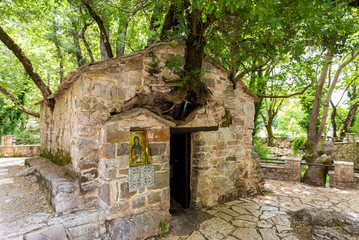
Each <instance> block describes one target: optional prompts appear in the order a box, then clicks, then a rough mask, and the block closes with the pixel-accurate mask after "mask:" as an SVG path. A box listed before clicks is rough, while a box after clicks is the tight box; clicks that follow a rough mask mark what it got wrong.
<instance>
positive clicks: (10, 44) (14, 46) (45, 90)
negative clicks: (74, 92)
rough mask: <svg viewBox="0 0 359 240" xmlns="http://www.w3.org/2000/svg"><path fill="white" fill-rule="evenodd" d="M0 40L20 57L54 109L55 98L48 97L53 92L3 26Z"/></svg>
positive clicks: (46, 102)
mask: <svg viewBox="0 0 359 240" xmlns="http://www.w3.org/2000/svg"><path fill="white" fill-rule="evenodd" d="M0 40H1V41H2V42H3V43H4V44H5V46H6V47H7V48H8V49H10V50H11V51H12V52H13V53H14V55H15V56H16V57H17V58H18V59H19V61H20V62H21V64H22V65H23V66H24V68H25V71H26V72H27V74H29V76H30V78H31V79H32V80H33V82H34V83H35V85H36V86H37V87H38V88H39V89H40V91H41V93H42V96H43V98H44V102H45V104H46V105H47V106H49V107H50V108H51V109H53V108H54V106H55V100H54V99H48V97H49V96H50V95H51V94H52V93H51V90H50V88H49V87H48V86H46V84H45V83H44V82H43V81H42V79H41V77H40V76H39V74H37V73H36V72H35V70H34V68H33V66H32V64H31V62H30V60H29V59H28V58H27V57H26V55H25V53H24V52H23V51H22V49H21V48H20V47H19V46H18V45H17V44H16V43H15V42H14V40H12V38H11V37H10V36H9V35H8V34H7V33H6V32H5V31H4V29H3V28H2V27H1V26H0Z"/></svg>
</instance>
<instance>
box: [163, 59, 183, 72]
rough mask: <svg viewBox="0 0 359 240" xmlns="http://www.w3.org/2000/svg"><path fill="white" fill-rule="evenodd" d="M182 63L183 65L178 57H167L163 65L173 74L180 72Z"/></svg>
mask: <svg viewBox="0 0 359 240" xmlns="http://www.w3.org/2000/svg"><path fill="white" fill-rule="evenodd" d="M183 65H184V62H183V60H182V59H180V58H178V57H174V58H173V59H169V60H167V61H166V63H165V67H166V68H168V69H169V70H170V71H171V72H172V73H174V74H180V73H181V72H182V67H183Z"/></svg>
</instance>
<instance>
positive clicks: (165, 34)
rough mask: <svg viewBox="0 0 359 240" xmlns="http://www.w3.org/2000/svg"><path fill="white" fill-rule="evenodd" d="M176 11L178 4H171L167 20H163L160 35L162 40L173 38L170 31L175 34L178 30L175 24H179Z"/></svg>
mask: <svg viewBox="0 0 359 240" xmlns="http://www.w3.org/2000/svg"><path fill="white" fill-rule="evenodd" d="M176 11H177V8H176V6H175V5H174V4H171V5H170V7H169V8H168V11H167V13H166V16H165V21H164V22H163V25H162V30H161V35H160V39H161V41H165V40H167V39H169V38H171V37H172V36H170V33H172V35H174V33H175V32H176V29H175V26H177V25H178V18H177V16H176Z"/></svg>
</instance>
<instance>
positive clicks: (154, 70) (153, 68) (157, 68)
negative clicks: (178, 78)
mask: <svg viewBox="0 0 359 240" xmlns="http://www.w3.org/2000/svg"><path fill="white" fill-rule="evenodd" d="M149 55H150V57H151V59H152V61H151V63H150V64H149V65H150V67H151V68H150V69H148V73H149V74H150V75H151V76H154V75H155V74H159V73H160V72H161V69H160V66H159V62H158V59H157V56H156V54H154V53H153V52H150V53H149Z"/></svg>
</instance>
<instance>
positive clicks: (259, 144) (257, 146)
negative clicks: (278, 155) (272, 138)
mask: <svg viewBox="0 0 359 240" xmlns="http://www.w3.org/2000/svg"><path fill="white" fill-rule="evenodd" d="M253 147H254V151H255V152H256V153H257V155H258V157H259V158H270V157H272V154H271V152H270V149H269V148H268V147H267V145H266V142H265V141H264V140H260V139H259V138H258V137H254V138H253Z"/></svg>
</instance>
